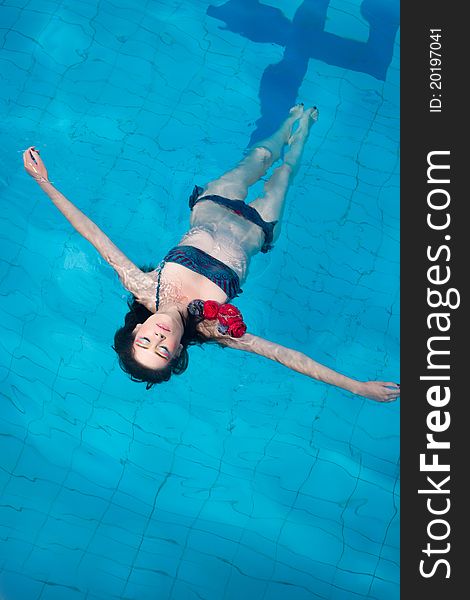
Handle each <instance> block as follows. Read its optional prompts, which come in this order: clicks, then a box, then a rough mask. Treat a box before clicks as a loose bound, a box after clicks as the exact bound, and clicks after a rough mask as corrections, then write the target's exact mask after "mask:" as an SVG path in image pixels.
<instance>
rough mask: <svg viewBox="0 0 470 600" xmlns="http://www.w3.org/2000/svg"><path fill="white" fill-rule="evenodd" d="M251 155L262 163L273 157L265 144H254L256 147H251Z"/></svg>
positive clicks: (269, 160)
mask: <svg viewBox="0 0 470 600" xmlns="http://www.w3.org/2000/svg"><path fill="white" fill-rule="evenodd" d="M253 155H254V157H255V158H256V160H258V161H259V162H262V163H268V162H271V160H272V158H273V153H272V152H271V150H270V149H269V148H266V147H265V146H256V148H253Z"/></svg>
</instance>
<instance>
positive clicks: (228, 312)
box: [217, 304, 243, 325]
mask: <svg viewBox="0 0 470 600" xmlns="http://www.w3.org/2000/svg"><path fill="white" fill-rule="evenodd" d="M217 317H218V319H219V323H222V325H230V324H231V323H235V322H236V321H243V317H242V314H241V312H240V311H239V310H238V308H237V307H236V306H233V304H222V306H221V307H220V309H219V314H218V315H217Z"/></svg>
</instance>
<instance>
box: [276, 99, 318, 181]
mask: <svg viewBox="0 0 470 600" xmlns="http://www.w3.org/2000/svg"><path fill="white" fill-rule="evenodd" d="M317 119H318V109H317V107H316V106H313V107H312V108H308V109H307V110H304V111H303V112H302V115H301V117H300V118H299V122H298V127H297V129H296V130H295V132H294V133H293V134H292V135H291V136H290V137H289V139H288V141H287V144H288V145H289V150H288V152H286V154H285V156H284V164H286V165H289V166H290V167H291V169H292V172H293V173H296V171H297V169H298V167H299V163H300V158H301V156H302V151H303V149H304V146H305V142H306V140H307V137H308V133H309V131H310V127H311V126H312V125H313V124H314V123H315V122H316V121H317Z"/></svg>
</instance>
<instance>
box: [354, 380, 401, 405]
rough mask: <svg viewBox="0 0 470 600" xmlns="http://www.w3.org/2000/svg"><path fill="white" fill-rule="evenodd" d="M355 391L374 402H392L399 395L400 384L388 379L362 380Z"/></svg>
mask: <svg viewBox="0 0 470 600" xmlns="http://www.w3.org/2000/svg"><path fill="white" fill-rule="evenodd" d="M356 393H357V394H358V395H359V396H364V397H365V398H369V399H370V400H375V401H376V402H392V401H393V400H396V399H397V398H398V396H399V395H400V384H399V383H393V382H390V381H363V382H361V384H360V387H359V390H358V391H357V392H356Z"/></svg>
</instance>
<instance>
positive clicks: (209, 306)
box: [204, 300, 220, 321]
mask: <svg viewBox="0 0 470 600" xmlns="http://www.w3.org/2000/svg"><path fill="white" fill-rule="evenodd" d="M219 308H220V304H219V303H218V302H216V301H215V300H206V301H205V302H204V318H205V319H209V320H210V321H213V320H214V319H215V318H216V317H217V315H218V313H219Z"/></svg>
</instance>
